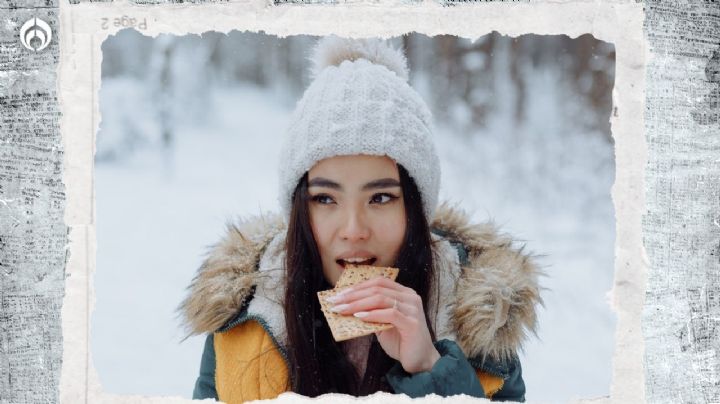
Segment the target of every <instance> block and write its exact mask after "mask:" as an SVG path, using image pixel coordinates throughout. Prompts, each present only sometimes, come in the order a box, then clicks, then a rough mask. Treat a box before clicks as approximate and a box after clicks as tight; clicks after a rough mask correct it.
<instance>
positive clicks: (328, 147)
mask: <svg viewBox="0 0 720 404" xmlns="http://www.w3.org/2000/svg"><path fill="white" fill-rule="evenodd" d="M312 62H313V64H314V75H315V77H314V80H313V82H312V83H311V84H310V86H309V87H308V88H307V90H306V91H305V94H304V95H303V97H302V98H301V99H300V101H299V102H298V104H297V106H296V107H295V111H294V112H293V115H292V116H291V118H290V123H289V126H288V130H287V132H286V133H285V137H284V139H283V142H282V143H283V144H282V149H281V152H280V170H279V171H280V181H279V182H280V196H279V198H280V206H281V208H282V210H283V213H284V215H285V217H286V218H288V217H289V215H290V207H291V204H292V196H293V191H294V190H295V188H296V186H297V184H298V181H300V179H301V178H302V176H303V175H304V174H305V172H307V171H308V170H310V169H311V168H312V167H313V166H314V165H315V164H316V163H317V162H319V161H320V160H322V159H325V158H329V157H334V156H346V155H356V154H365V155H375V156H383V155H386V156H388V157H390V158H392V159H393V160H395V162H397V163H399V164H401V165H402V166H403V167H405V169H406V170H407V171H408V173H409V175H410V176H411V177H412V178H413V180H414V181H415V183H416V184H417V186H418V189H419V191H420V194H421V197H422V203H423V208H424V211H425V216H426V218H427V220H428V222H430V220H431V217H432V214H433V212H434V211H435V207H436V206H437V201H438V191H439V187H440V160H439V158H438V156H437V153H436V151H435V146H434V144H433V142H432V139H431V133H432V128H431V126H432V123H431V114H430V110H429V109H428V107H427V105H426V104H425V102H424V101H423V100H422V99H421V98H420V95H419V94H418V93H417V92H415V90H413V89H412V88H411V87H410V86H409V85H408V82H407V80H408V68H407V63H406V60H405V56H404V55H403V53H402V51H400V50H397V49H394V48H392V47H391V46H390V44H388V43H387V42H385V41H381V40H377V39H361V40H354V39H343V38H338V37H335V36H329V37H325V38H323V39H321V40H320V41H319V42H318V44H317V45H316V47H315V49H314V54H313V57H312Z"/></svg>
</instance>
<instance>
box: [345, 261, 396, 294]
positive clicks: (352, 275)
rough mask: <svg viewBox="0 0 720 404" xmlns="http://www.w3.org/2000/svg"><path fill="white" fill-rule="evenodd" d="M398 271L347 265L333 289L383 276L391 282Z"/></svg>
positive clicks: (387, 268)
mask: <svg viewBox="0 0 720 404" xmlns="http://www.w3.org/2000/svg"><path fill="white" fill-rule="evenodd" d="M398 272H399V270H398V269H397V268H391V267H374V266H370V265H348V266H347V267H346V268H345V270H344V271H343V273H342V274H341V275H340V279H338V281H337V283H336V284H335V289H340V288H344V287H346V286H352V285H355V284H358V283H360V282H364V281H366V280H368V279H372V278H375V277H378V276H384V277H386V278H388V279H390V280H392V281H394V280H395V278H397V276H398Z"/></svg>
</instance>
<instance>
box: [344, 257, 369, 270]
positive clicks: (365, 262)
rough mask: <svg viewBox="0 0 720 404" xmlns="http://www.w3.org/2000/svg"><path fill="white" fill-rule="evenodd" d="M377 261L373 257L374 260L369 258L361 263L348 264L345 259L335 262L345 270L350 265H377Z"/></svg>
mask: <svg viewBox="0 0 720 404" xmlns="http://www.w3.org/2000/svg"><path fill="white" fill-rule="evenodd" d="M375 261H377V258H375V257H373V258H369V259H367V260H365V261H360V262H348V261H345V260H343V259H339V260H336V261H335V262H337V263H338V265H340V266H341V267H343V268H345V266H346V265H348V264H350V265H372V264H374V263H375Z"/></svg>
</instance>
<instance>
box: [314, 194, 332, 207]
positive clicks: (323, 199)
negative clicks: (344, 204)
mask: <svg viewBox="0 0 720 404" xmlns="http://www.w3.org/2000/svg"><path fill="white" fill-rule="evenodd" d="M312 201H313V202H317V203H319V204H321V205H329V204H331V203H332V202H333V199H332V197H330V195H324V194H320V195H315V196H313V197H312Z"/></svg>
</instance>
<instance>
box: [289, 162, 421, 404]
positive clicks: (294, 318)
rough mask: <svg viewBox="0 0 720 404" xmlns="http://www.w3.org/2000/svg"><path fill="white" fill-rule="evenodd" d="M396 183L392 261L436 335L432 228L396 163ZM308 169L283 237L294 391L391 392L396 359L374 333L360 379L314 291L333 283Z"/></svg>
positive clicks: (415, 190)
mask: <svg viewBox="0 0 720 404" xmlns="http://www.w3.org/2000/svg"><path fill="white" fill-rule="evenodd" d="M398 170H399V174H400V186H401V188H402V192H403V199H404V201H405V212H406V217H407V224H406V230H405V238H404V241H403V244H402V246H401V248H400V252H399V254H398V258H397V261H396V262H395V266H396V267H397V268H399V269H400V273H399V274H398V277H397V280H396V281H397V282H399V283H401V284H403V285H405V286H408V287H411V288H413V289H414V290H415V291H416V292H417V293H418V295H420V296H421V297H422V301H423V308H424V310H425V321H426V322H427V324H428V329H429V330H430V334H431V336H432V339H433V341H434V340H435V334H434V330H433V328H432V326H431V324H430V321H429V318H428V314H427V313H428V307H427V302H428V296H429V291H430V286H431V284H432V279H433V276H434V273H433V271H434V269H433V268H434V267H433V258H432V257H433V255H432V250H431V239H430V229H429V227H428V223H427V220H426V218H425V215H424V213H423V203H422V198H421V196H420V192H419V191H418V188H417V185H416V184H415V181H414V180H413V179H412V178H411V177H410V176H409V175H408V172H407V171H406V170H405V168H404V167H402V166H401V165H400V164H398ZM307 182H308V174H307V173H305V175H304V176H303V177H302V179H301V180H300V181H299V183H298V185H297V187H296V188H295V192H294V194H293V199H292V208H291V212H290V220H289V224H288V231H287V238H286V252H287V255H286V258H285V267H286V270H287V281H286V289H285V324H286V326H287V333H288V346H287V347H286V348H287V352H288V356H289V358H288V359H289V362H290V369H289V371H290V379H291V381H290V383H291V387H292V391H293V392H295V393H298V394H302V395H305V396H309V397H315V396H318V395H321V394H324V393H333V392H334V393H345V394H351V395H354V396H361V395H368V394H372V393H374V392H377V391H387V392H392V388H391V387H390V386H389V385H388V384H387V381H386V380H385V374H386V373H387V372H388V371H389V370H390V368H391V367H392V366H393V364H394V363H395V361H394V360H393V359H392V358H390V357H389V356H388V355H387V354H386V353H385V351H383V349H382V347H381V346H380V344H379V343H378V342H377V338H376V337H375V336H373V337H372V344H371V346H370V351H369V354H368V362H367V369H366V371H365V376H364V378H363V379H362V380H361V379H359V378H358V376H357V373H356V372H355V368H354V367H353V365H352V364H351V363H350V361H349V360H348V359H347V358H346V356H345V354H344V353H343V350H342V348H341V346H340V345H339V344H338V343H336V342H335V340H333V338H332V334H331V333H330V328H329V327H328V325H327V322H326V321H325V318H324V317H323V314H322V312H321V311H320V303H319V301H318V299H317V294H316V292H318V291H321V290H325V289H330V288H331V287H332V286H331V285H330V284H329V283H328V282H327V281H326V280H325V277H324V276H323V272H322V270H321V268H322V261H321V259H320V253H319V251H318V248H317V244H316V242H315V238H314V237H313V233H312V228H311V226H310V216H309V214H308V201H309V193H308V187H307Z"/></svg>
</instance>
